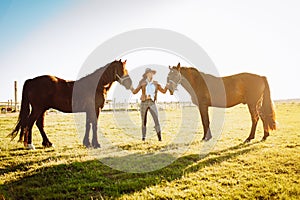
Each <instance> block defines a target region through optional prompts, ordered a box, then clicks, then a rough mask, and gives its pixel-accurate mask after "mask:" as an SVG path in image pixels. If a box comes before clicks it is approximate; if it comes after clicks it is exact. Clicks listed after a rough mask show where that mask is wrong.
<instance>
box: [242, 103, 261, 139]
mask: <svg viewBox="0 0 300 200" xmlns="http://www.w3.org/2000/svg"><path fill="white" fill-rule="evenodd" d="M248 108H249V112H250V115H251V121H252V127H251V131H250V135H249V137H248V138H247V139H246V140H245V143H247V142H250V141H251V140H252V139H254V137H255V131H256V126H257V122H258V120H259V116H258V111H257V106H256V104H254V105H249V104H248Z"/></svg>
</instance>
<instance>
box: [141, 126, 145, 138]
mask: <svg viewBox="0 0 300 200" xmlns="http://www.w3.org/2000/svg"><path fill="white" fill-rule="evenodd" d="M145 139H146V126H142V140H143V141H145Z"/></svg>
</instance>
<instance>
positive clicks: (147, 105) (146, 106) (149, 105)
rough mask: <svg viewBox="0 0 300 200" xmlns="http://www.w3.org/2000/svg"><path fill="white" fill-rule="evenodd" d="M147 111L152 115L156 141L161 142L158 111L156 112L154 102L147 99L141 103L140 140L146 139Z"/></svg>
mask: <svg viewBox="0 0 300 200" xmlns="http://www.w3.org/2000/svg"><path fill="white" fill-rule="evenodd" d="M148 110H149V111H150V114H151V115H152V118H153V121H154V124H155V130H156V133H157V137H158V140H161V130H160V125H159V121H158V111H157V107H156V104H155V102H154V101H152V100H151V99H147V100H145V101H142V102H141V118H142V138H143V140H145V138H146V125H147V113H148Z"/></svg>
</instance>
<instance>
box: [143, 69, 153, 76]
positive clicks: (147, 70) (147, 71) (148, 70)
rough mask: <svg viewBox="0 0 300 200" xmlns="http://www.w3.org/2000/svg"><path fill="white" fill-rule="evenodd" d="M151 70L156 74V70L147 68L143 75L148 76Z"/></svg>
mask: <svg viewBox="0 0 300 200" xmlns="http://www.w3.org/2000/svg"><path fill="white" fill-rule="evenodd" d="M149 72H151V73H153V74H156V71H155V70H153V69H151V68H146V69H145V73H144V74H143V76H146V74H148V73H149Z"/></svg>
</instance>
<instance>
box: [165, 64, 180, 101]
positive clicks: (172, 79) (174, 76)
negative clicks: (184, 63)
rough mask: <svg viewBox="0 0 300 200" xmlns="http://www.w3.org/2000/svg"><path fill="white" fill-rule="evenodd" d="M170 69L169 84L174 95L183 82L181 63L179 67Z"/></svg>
mask: <svg viewBox="0 0 300 200" xmlns="http://www.w3.org/2000/svg"><path fill="white" fill-rule="evenodd" d="M169 69H170V71H169V74H168V77H167V83H168V84H169V91H170V94H171V95H173V94H174V91H175V90H177V86H178V84H180V82H181V73H180V63H178V65H177V66H173V67H171V66H169Z"/></svg>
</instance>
